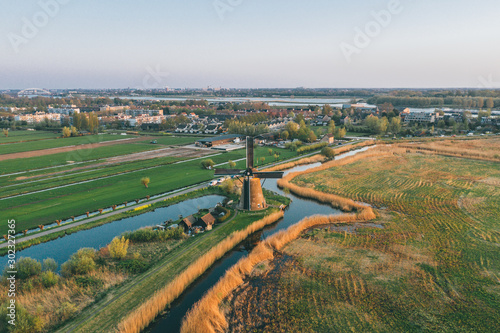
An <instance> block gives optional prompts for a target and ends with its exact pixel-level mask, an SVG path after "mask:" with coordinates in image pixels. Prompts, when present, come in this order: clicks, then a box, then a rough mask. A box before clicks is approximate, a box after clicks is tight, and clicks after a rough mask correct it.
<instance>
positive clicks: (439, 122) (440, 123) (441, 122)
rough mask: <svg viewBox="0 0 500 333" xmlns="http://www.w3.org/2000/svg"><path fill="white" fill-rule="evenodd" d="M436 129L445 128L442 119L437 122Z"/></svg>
mask: <svg viewBox="0 0 500 333" xmlns="http://www.w3.org/2000/svg"><path fill="white" fill-rule="evenodd" d="M437 127H438V128H445V127H446V123H445V121H444V120H443V119H441V120H439V121H438V123H437Z"/></svg>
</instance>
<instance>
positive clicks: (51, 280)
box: [40, 271, 59, 288]
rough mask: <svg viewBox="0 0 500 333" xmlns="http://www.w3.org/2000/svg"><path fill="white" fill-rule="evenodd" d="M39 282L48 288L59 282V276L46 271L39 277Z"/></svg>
mask: <svg viewBox="0 0 500 333" xmlns="http://www.w3.org/2000/svg"><path fill="white" fill-rule="evenodd" d="M40 281H41V282H42V285H43V286H44V287H45V288H50V287H53V286H55V285H56V284H57V283H58V282H59V275H57V274H56V273H54V272H52V271H46V272H43V273H42V274H41V275H40Z"/></svg>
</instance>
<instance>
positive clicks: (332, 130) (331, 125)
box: [328, 120, 335, 134]
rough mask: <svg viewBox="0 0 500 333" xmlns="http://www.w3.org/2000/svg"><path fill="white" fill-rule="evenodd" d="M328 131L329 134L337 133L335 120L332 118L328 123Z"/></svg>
mask: <svg viewBox="0 0 500 333" xmlns="http://www.w3.org/2000/svg"><path fill="white" fill-rule="evenodd" d="M328 133H329V134H335V122H334V121H333V120H331V121H330V122H329V123H328Z"/></svg>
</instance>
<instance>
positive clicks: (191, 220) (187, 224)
mask: <svg viewBox="0 0 500 333" xmlns="http://www.w3.org/2000/svg"><path fill="white" fill-rule="evenodd" d="M195 224H196V218H195V217H194V216H193V215H190V216H188V217H186V218H184V219H182V221H181V222H180V223H179V226H180V227H183V228H184V231H186V232H188V231H189V230H191V229H192V228H193V226H194V225H195Z"/></svg>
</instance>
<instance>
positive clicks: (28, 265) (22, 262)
mask: <svg viewBox="0 0 500 333" xmlns="http://www.w3.org/2000/svg"><path fill="white" fill-rule="evenodd" d="M16 270H17V277H18V278H19V279H21V280H23V279H27V278H29V277H31V276H35V275H38V274H40V273H41V272H42V264H41V263H39V262H38V261H37V260H35V259H32V258H21V259H19V261H18V262H17V263H16Z"/></svg>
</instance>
